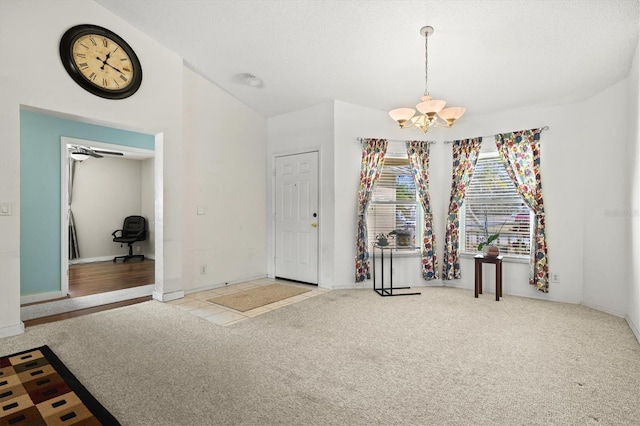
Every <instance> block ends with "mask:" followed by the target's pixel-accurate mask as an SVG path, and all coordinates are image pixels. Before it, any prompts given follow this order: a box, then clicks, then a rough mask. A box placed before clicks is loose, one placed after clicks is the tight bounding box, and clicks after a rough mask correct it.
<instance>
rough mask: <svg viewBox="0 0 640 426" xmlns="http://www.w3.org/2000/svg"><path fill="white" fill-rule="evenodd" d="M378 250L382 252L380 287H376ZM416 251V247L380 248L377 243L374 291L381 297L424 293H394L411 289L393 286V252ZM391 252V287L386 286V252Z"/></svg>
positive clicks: (374, 254)
mask: <svg viewBox="0 0 640 426" xmlns="http://www.w3.org/2000/svg"><path fill="white" fill-rule="evenodd" d="M376 249H378V250H380V287H379V288H378V287H376ZM403 249H404V250H415V247H412V246H407V247H404V246H402V247H399V246H395V245H394V246H391V245H388V246H380V245H378V244H377V243H375V244H374V245H373V264H372V267H373V290H374V291H375V292H376V293H378V294H379V295H380V296H383V297H387V296H414V295H416V294H422V293H418V292H415V293H406V292H400V293H394V290H406V289H409V288H411V287H394V286H393V251H394V250H403ZM385 250H389V287H385V286H384V251H385Z"/></svg>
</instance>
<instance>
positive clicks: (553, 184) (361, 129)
mask: <svg viewBox="0 0 640 426" xmlns="http://www.w3.org/2000/svg"><path fill="white" fill-rule="evenodd" d="M583 118H584V115H583V111H582V110H581V109H580V106H576V105H567V106H561V107H555V108H545V109H537V110H526V111H511V112H508V113H499V114H498V113H497V114H493V115H490V116H483V117H478V118H477V119H476V120H473V119H465V118H464V117H463V119H462V120H461V121H460V122H459V123H458V124H456V126H455V127H454V128H453V129H435V131H434V132H433V133H431V132H430V133H428V134H427V136H426V138H425V137H424V136H423V135H421V134H420V133H417V132H415V131H413V130H397V129H396V127H395V125H394V123H393V122H392V121H391V120H390V119H389V117H388V115H387V114H386V113H385V112H382V111H376V110H371V109H368V108H363V107H359V106H356V105H350V104H345V103H342V102H336V147H340V149H339V152H340V153H341V154H342V155H338V154H336V167H335V170H336V182H340V184H339V185H336V188H335V199H336V206H339V210H340V215H336V235H343V236H345V237H343V238H342V239H341V240H337V239H336V247H335V252H336V284H337V285H338V286H344V287H355V286H356V285H355V284H354V282H353V281H354V280H353V274H354V272H353V257H354V251H355V249H354V246H355V230H356V224H355V211H356V202H355V194H356V191H357V185H358V183H357V176H358V172H359V167H360V161H359V156H360V147H359V144H358V143H357V142H356V141H355V139H356V138H357V137H359V136H362V137H386V138H389V139H408V138H416V139H429V140H435V141H437V143H436V144H435V145H432V148H431V162H430V163H431V173H430V184H431V199H432V205H433V209H434V224H435V228H436V239H437V246H438V248H437V253H438V256H439V259H440V261H439V266H440V268H441V267H442V262H441V257H442V243H443V240H444V220H445V215H446V212H447V209H448V200H449V193H450V186H451V144H444V143H443V142H444V141H445V140H452V139H459V138H467V137H475V136H486V135H492V134H495V133H497V132H508V131H514V130H520V129H528V128H534V127H542V126H545V125H548V126H550V129H551V130H549V131H546V132H544V133H543V135H542V153H541V155H542V159H541V161H542V173H543V176H542V178H543V186H544V191H545V205H546V211H547V235H548V243H549V256H550V265H551V269H552V270H553V271H554V272H557V273H558V274H559V275H560V283H552V284H551V286H550V293H548V294H544V293H542V292H540V291H538V290H536V289H535V288H533V287H531V286H530V285H529V284H528V274H529V267H528V264H526V263H512V262H507V263H506V264H505V265H504V290H503V291H504V292H505V293H507V294H513V295H520V296H529V297H538V298H542V299H547V300H560V301H567V302H573V303H577V302H580V301H581V300H582V282H583V269H582V266H583V265H582V258H583V251H582V247H583V245H582V232H583V226H582V217H581V213H580V208H578V209H577V210H578V212H579V213H578V217H575V215H573V214H570V212H575V211H576V205H578V206H582V198H583V193H582V190H578V191H576V190H575V189H573V188H574V185H573V184H572V183H570V182H569V180H568V179H569V178H570V177H571V176H576V175H580V173H581V171H582V167H581V163H582V160H581V155H580V154H577V156H576V154H575V152H578V153H579V152H580V150H579V148H581V147H582V146H583V143H584V137H583V135H582V133H581V129H582V128H583ZM576 132H577V133H576ZM484 143H494V142H493V139H492V138H485V141H484ZM336 152H338V149H337V148H336ZM568 194H571V195H568ZM398 260H400V259H398ZM402 262H404V263H405V265H402V263H401V262H398V263H397V262H395V261H394V266H396V268H401V269H399V273H402V271H407V270H409V271H415V272H404V273H405V274H406V277H402V278H403V279H405V278H406V280H407V283H408V284H411V285H416V284H419V283H421V284H423V285H425V284H426V285H430V284H439V282H438V281H437V280H434V281H431V282H425V281H423V280H422V279H421V277H420V274H419V272H420V269H419V263H418V262H419V260H418V259H417V258H413V259H412V258H407V259H402ZM401 265H402V266H401ZM461 267H462V269H463V273H462V277H463V278H462V279H461V280H453V281H447V282H445V284H446V285H453V286H458V287H462V288H467V289H472V288H473V259H472V258H463V259H462V265H461ZM406 268H409V269H406ZM486 271H487V272H485V280H486V281H485V282H486V283H487V289H488V290H489V291H492V283H493V277H494V275H493V272H492V271H490V268H487V269H486ZM370 285H371V284H370V283H369V282H365V283H364V284H362V286H364V287H367V286H370Z"/></svg>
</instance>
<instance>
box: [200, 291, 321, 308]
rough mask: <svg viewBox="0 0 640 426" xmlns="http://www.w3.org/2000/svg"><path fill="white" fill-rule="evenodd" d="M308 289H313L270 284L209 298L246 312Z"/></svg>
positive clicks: (219, 303) (214, 301)
mask: <svg viewBox="0 0 640 426" xmlns="http://www.w3.org/2000/svg"><path fill="white" fill-rule="evenodd" d="M308 291H311V290H309V289H306V288H302V287H296V286H293V285H288V284H269V285H265V286H260V287H256V288H252V289H249V290H244V291H240V292H238V293H231V294H225V295H224V296H218V297H216V298H214V299H209V302H211V303H215V304H216V305H222V306H226V307H227V308H231V309H235V310H236V311H240V312H246V311H250V310H251V309H255V308H259V307H260V306H264V305H268V304H269V303H274V302H278V301H280V300H284V299H288V298H289V297H293V296H297V295H299V294H302V293H306V292H308Z"/></svg>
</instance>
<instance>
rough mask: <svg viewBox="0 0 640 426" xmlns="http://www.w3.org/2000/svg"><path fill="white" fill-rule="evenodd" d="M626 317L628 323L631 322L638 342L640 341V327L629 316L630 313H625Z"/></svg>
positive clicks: (630, 326) (631, 327)
mask: <svg viewBox="0 0 640 426" xmlns="http://www.w3.org/2000/svg"><path fill="white" fill-rule="evenodd" d="M624 319H625V320H626V321H627V324H629V328H630V329H631V331H632V332H633V334H634V335H635V336H636V339H637V340H638V343H640V330H638V327H636V325H635V324H634V323H633V321H631V318H629V315H625V316H624Z"/></svg>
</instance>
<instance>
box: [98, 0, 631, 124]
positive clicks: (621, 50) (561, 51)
mask: <svg viewBox="0 0 640 426" xmlns="http://www.w3.org/2000/svg"><path fill="white" fill-rule="evenodd" d="M97 1H98V3H99V4H101V5H103V6H104V7H105V8H107V9H108V10H110V11H112V12H113V13H114V14H116V15H118V16H120V17H121V18H122V19H124V20H125V21H128V22H129V23H131V24H132V25H134V26H136V27H137V28H139V29H140V30H141V31H143V32H144V33H146V34H147V35H149V36H150V37H152V38H154V39H155V40H157V41H158V42H159V43H161V44H163V45H164V46H166V47H168V48H169V49H171V50H172V51H174V52H175V53H177V54H178V55H179V56H181V57H182V58H184V61H185V63H186V64H188V66H190V67H191V68H192V69H194V70H196V71H197V72H198V73H200V74H201V75H203V76H204V77H206V78H207V79H208V80H210V81H212V82H213V83H215V84H217V85H218V86H220V87H222V88H223V89H224V90H225V91H227V92H229V93H231V94H232V95H233V96H235V97H236V98H238V99H240V100H241V101H243V102H244V103H246V104H247V105H249V106H250V107H252V108H253V109H255V110H256V111H258V112H260V113H261V114H263V115H264V116H266V117H270V116H274V115H278V114H281V113H285V112H289V111H293V110H297V109H300V108H304V107H307V106H310V105H313V104H317V103H319V102H322V101H324V100H328V99H338V100H341V101H345V102H350V103H354V104H358V105H362V106H367V107H371V108H376V109H380V110H389V109H393V108H397V107H401V106H413V105H415V104H416V103H417V102H418V101H419V98H420V96H421V95H422V94H423V92H424V38H423V37H422V36H421V35H420V32H419V31H420V28H421V27H423V26H425V25H431V26H432V27H434V28H435V32H434V34H433V35H432V36H431V37H430V38H429V91H430V93H431V94H432V95H433V97H434V98H442V99H445V100H447V101H448V105H449V106H464V107H466V108H467V115H471V114H473V115H479V114H485V113H491V112H496V111H501V110H505V109H511V108H518V107H523V106H549V105H556V104H562V103H567V102H572V101H578V100H582V99H586V98H588V97H590V96H592V95H594V94H596V93H598V92H599V91H601V90H603V89H605V88H607V87H608V86H610V85H612V84H614V83H616V82H618V81H620V80H621V79H623V78H625V77H626V76H627V75H628V73H629V70H630V67H631V63H632V60H633V55H634V52H635V49H636V45H637V44H638V32H639V26H640V24H639V19H640V18H639V16H640V15H639V3H640V0H565V1H561V0H534V1H529V0H518V1H515V0H503V1H491V0H487V1H477V0H475V1H471V0H468V1H464V0H459V1H455V0H448V1H445V0H439V1H401V0H398V1H393V0H387V1H373V0H370V1H365V0H342V1H340V0H325V1H309V0H306V1H304V0H297V1H294V0H290V1H289V0H287V1H279V0H228V1H227V0H217V1H204V0H200V1H194V0H175V1H170V0H163V1H158V0H136V1H130V0H97ZM95 24H98V25H99V24H100V23H98V22H96V23H95ZM133 47H134V48H135V46H133ZM143 67H144V63H143ZM145 72H146V71H145ZM242 73H251V74H254V75H256V76H258V77H260V78H261V79H262V80H264V87H262V88H254V87H249V86H246V85H243V84H241V83H240V82H239V81H238V78H237V76H238V75H239V74H242ZM143 84H144V83H143Z"/></svg>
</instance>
